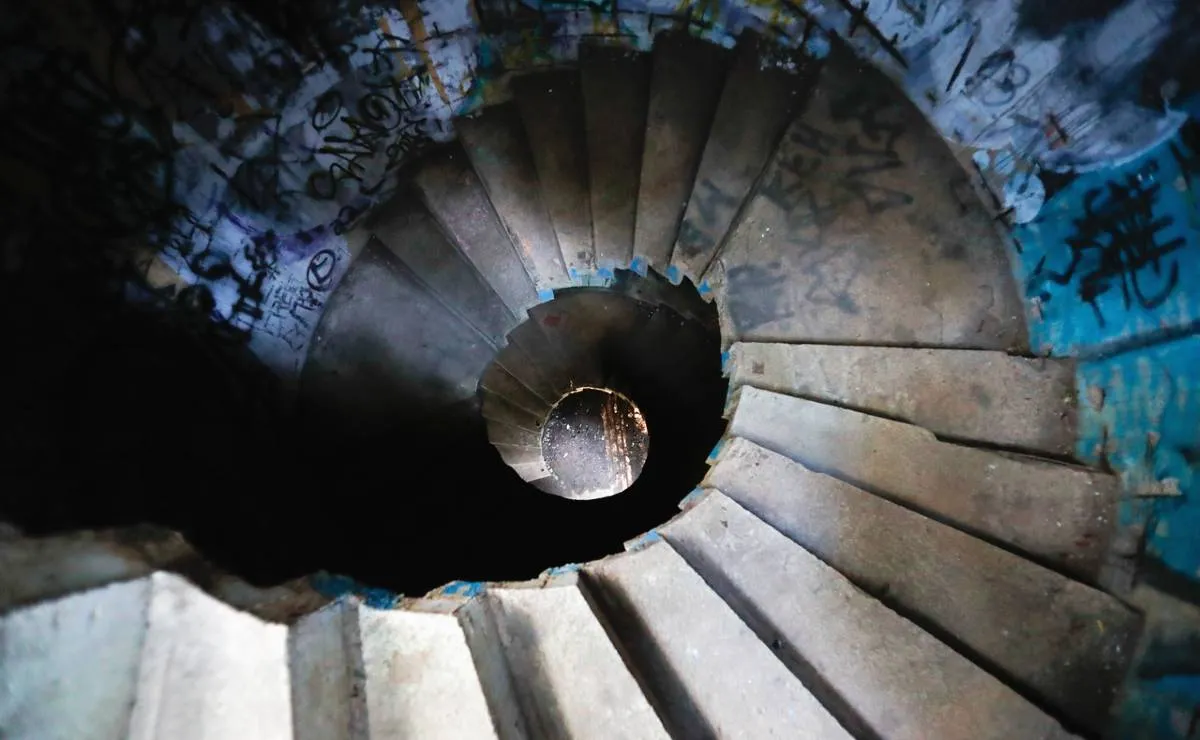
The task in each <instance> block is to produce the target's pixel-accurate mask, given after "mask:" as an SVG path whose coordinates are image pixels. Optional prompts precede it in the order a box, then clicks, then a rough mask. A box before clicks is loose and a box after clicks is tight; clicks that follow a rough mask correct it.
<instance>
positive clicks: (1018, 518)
mask: <svg viewBox="0 0 1200 740" xmlns="http://www.w3.org/2000/svg"><path fill="white" fill-rule="evenodd" d="M728 415H729V417H730V424H729V434H731V435H736V436H738V437H743V438H745V439H748V440H750V441H752V442H754V443H756V444H759V445H762V446H763V447H766V448H767V449H770V450H773V451H775V452H778V453H781V454H783V455H786V456H787V457H789V458H791V459H792V460H795V461H797V462H800V463H802V464H804V465H805V466H806V467H808V468H810V469H812V470H815V471H817V472H821V473H828V474H830V475H833V476H835V477H838V478H841V479H843V480H846V481H848V482H850V483H852V484H854V485H856V486H859V487H861V488H865V489H867V490H869V491H872V492H876V493H878V494H880V495H883V496H886V497H887V498H890V499H894V500H896V501H899V502H902V503H903V504H904V505H905V506H909V507H911V508H914V509H917V510H919V511H921V512H924V513H926V514H928V515H930V516H933V517H935V518H937V519H939V520H941V521H945V522H947V523H950V524H953V525H954V526H956V527H960V528H962V529H964V530H966V531H969V532H972V533H975V534H980V535H983V536H986V537H988V538H991V539H993V540H994V541H996V542H1000V543H1004V544H1005V545H1006V546H1009V547H1012V548H1014V549H1016V550H1018V551H1020V552H1023V553H1026V554H1028V555H1030V556H1032V557H1034V558H1036V559H1038V560H1040V561H1041V562H1044V563H1047V564H1050V565H1052V567H1055V568H1059V569H1061V570H1063V571H1064V572H1067V573H1069V574H1071V575H1073V576H1074V577H1077V578H1081V579H1084V580H1088V581H1092V582H1094V581H1095V580H1096V579H1097V577H1098V576H1099V574H1100V571H1101V567H1102V566H1103V565H1104V563H1105V559H1106V557H1107V555H1108V545H1109V540H1110V539H1111V537H1112V534H1113V532H1114V529H1115V523H1116V518H1115V517H1116V502H1117V480H1116V478H1115V477H1114V476H1111V475H1108V474H1105V473H1101V472H1099V471H1095V470H1089V469H1086V468H1082V467H1076V466H1070V465H1061V464H1057V463H1052V462H1047V461H1043V460H1038V459H1036V458H1032V457H1019V456H1013V455H1008V454H1003V453H998V452H992V451H989V450H982V449H977V448H973V447H964V446H962V445H956V444H951V443H948V442H942V441H940V440H938V439H937V438H936V437H934V435H933V434H931V433H930V432H929V431H928V430H926V429H923V428H921V427H917V426H913V425H911V424H905V423H903V422H898V421H892V420H890V419H885V418H883V417H879V416H871V415H869V414H863V413H860V412H858V411H851V410H848V409H843V408H839V407H837V406H831V405H829V404H824V403H817V402H815V401H808V400H805V399H802V398H796V397H795V396H788V395H784V394H780V393H773V392H771V391H765V390H762V389H760V388H754V387H752V386H742V387H741V388H740V389H739V390H738V391H737V392H736V393H735V394H734V395H733V397H732V399H731V401H730V404H729V412H728Z"/></svg>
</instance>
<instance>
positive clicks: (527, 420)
mask: <svg viewBox="0 0 1200 740" xmlns="http://www.w3.org/2000/svg"><path fill="white" fill-rule="evenodd" d="M481 408H482V412H483V418H485V419H487V420H488V421H498V422H500V423H502V424H508V425H509V426H514V427H517V428H519V429H526V430H529V431H531V432H536V431H537V430H538V429H540V428H541V426H542V422H543V421H544V420H545V416H543V415H540V414H536V413H534V412H532V411H529V410H527V409H524V408H522V407H520V406H517V405H516V404H514V403H512V402H511V401H508V400H506V399H504V398H503V397H501V396H497V395H495V394H494V393H484V394H483V403H482V404H481Z"/></svg>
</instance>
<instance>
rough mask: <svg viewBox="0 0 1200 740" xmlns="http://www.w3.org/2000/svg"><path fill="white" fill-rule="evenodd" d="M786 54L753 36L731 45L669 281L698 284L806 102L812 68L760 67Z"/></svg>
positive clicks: (797, 62)
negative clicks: (732, 53) (730, 58)
mask: <svg viewBox="0 0 1200 740" xmlns="http://www.w3.org/2000/svg"><path fill="white" fill-rule="evenodd" d="M785 53H787V54H791V53H790V52H783V51H780V50H778V48H777V47H772V46H770V45H769V42H767V41H765V40H763V39H760V38H759V37H757V36H754V35H752V34H745V35H743V37H742V38H741V39H740V40H739V41H738V48H737V51H736V54H735V60H734V62H733V67H732V69H730V71H729V76H728V78H726V80H725V87H724V90H723V91H722V93H721V101H720V103H719V104H718V105H717V112H716V115H715V116H714V118H713V122H712V128H711V129H710V130H709V136H708V141H707V142H706V143H705V145H704V155H703V156H702V157H701V160H700V167H699V169H698V170H697V172H696V179H695V182H694V184H693V187H692V191H691V195H690V196H689V198H688V204H687V210H686V211H685V213H684V217H683V221H682V223H681V224H680V227H679V235H678V237H677V239H676V242H675V249H674V251H673V253H672V255H671V265H670V267H669V268H668V270H669V272H668V276H669V277H671V278H672V279H673V280H675V279H676V278H677V277H680V276H681V277H687V278H690V279H691V280H692V282H694V283H696V284H697V285H698V284H699V283H700V276H701V275H703V274H704V272H705V270H706V269H707V268H708V265H709V263H710V262H711V261H712V259H713V258H714V257H715V256H716V254H717V252H718V250H719V249H720V248H721V245H722V244H723V243H724V242H725V238H726V235H727V234H728V233H729V231H730V229H731V228H732V227H733V225H734V219H735V217H736V216H737V214H738V211H739V210H740V209H741V207H742V203H743V202H744V201H745V200H746V198H747V197H748V196H749V195H750V192H751V190H752V189H753V187H754V183H755V182H756V181H757V180H758V178H759V175H760V174H761V173H762V171H763V168H764V167H765V166H766V164H767V161H768V160H769V159H770V157H771V152H772V151H774V149H775V145H776V144H777V143H778V142H779V137H780V136H782V134H783V132H784V129H785V128H786V127H787V125H788V123H789V122H790V121H791V120H792V117H793V116H795V115H796V113H797V112H798V111H799V110H800V108H801V107H802V106H803V105H804V103H805V101H806V99H807V97H808V91H809V89H810V88H811V87H812V84H813V82H814V81H815V77H816V75H815V68H814V65H815V62H813V61H812V60H809V59H808V58H807V57H805V56H803V54H802V53H799V52H796V53H794V55H792V56H789V57H788V59H787V60H786V63H785V64H783V65H782V66H779V65H775V64H772V63H771V62H769V61H766V60H767V59H768V58H770V57H773V56H775V57H777V56H778V55H781V54H785ZM784 66H786V67H790V70H787V69H784V68H783V67H784Z"/></svg>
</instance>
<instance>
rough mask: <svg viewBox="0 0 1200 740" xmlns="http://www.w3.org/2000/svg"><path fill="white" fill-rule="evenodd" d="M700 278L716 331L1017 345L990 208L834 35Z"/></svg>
mask: <svg viewBox="0 0 1200 740" xmlns="http://www.w3.org/2000/svg"><path fill="white" fill-rule="evenodd" d="M705 277H706V280H707V281H708V282H709V284H710V285H711V286H712V289H713V291H714V292H715V293H717V294H718V295H720V296H721V301H720V305H721V308H722V311H723V315H724V318H725V319H726V321H725V329H726V331H727V332H728V334H729V335H728V336H727V337H726V339H727V340H730V339H732V340H737V339H748V340H754V341H760V342H772V341H778V342H823V341H838V342H855V343H872V344H896V345H926V346H955V347H968V348H975V349H1009V348H1022V347H1023V346H1024V345H1025V341H1026V340H1025V328H1024V322H1023V320H1022V318H1023V316H1024V309H1023V307H1022V306H1021V303H1020V300H1019V298H1018V296H1017V292H1016V284H1015V283H1014V281H1013V279H1012V272H1011V270H1010V268H1009V265H1008V261H1007V258H1006V256H1005V250H1004V245H1003V244H1002V243H1001V241H1000V238H999V236H998V235H997V233H996V231H995V228H994V225H993V224H992V221H991V218H990V217H989V216H988V214H987V212H986V210H985V209H984V207H983V205H982V204H981V203H980V202H979V199H978V198H977V197H976V196H975V195H974V193H973V192H972V191H971V187H970V185H969V183H968V182H967V179H966V175H965V174H964V173H963V171H962V168H961V167H960V166H959V164H958V162H957V161H956V160H955V159H954V157H953V156H952V155H951V153H950V150H949V148H948V147H947V144H946V142H945V141H943V140H942V138H941V136H940V135H939V134H938V133H937V132H936V131H935V130H934V128H933V127H931V126H930V125H929V123H928V122H927V121H926V120H925V118H924V116H923V115H922V114H921V113H920V111H918V110H917V109H916V107H914V106H913V105H912V103H910V102H909V101H908V100H906V99H905V98H904V96H903V95H902V94H901V93H900V92H899V90H898V88H897V87H896V86H895V84H894V83H892V82H891V81H890V80H888V79H886V78H885V77H884V76H883V75H882V74H880V73H879V72H877V71H876V70H874V69H872V68H870V67H869V66H868V67H864V66H863V65H862V64H861V63H860V62H859V61H858V60H857V58H855V57H853V55H852V54H850V53H849V52H848V51H846V50H843V49H841V48H840V47H835V49H834V52H833V53H832V54H831V55H830V56H829V58H828V59H826V60H825V63H824V67H823V69H822V70H821V73H820V84H819V85H818V87H817V89H816V90H815V91H814V92H813V94H812V96H811V101H810V102H809V104H808V107H807V108H806V109H805V111H804V113H802V114H801V115H800V116H798V117H797V118H796V120H795V121H794V122H793V123H792V125H791V127H790V128H789V129H788V132H787V134H786V135H785V136H784V137H783V141H782V142H781V143H780V145H779V147H778V149H777V150H776V151H775V154H774V156H773V157H772V160H771V163H770V165H768V167H767V171H766V172H765V173H764V175H763V177H762V180H761V181H760V184H759V186H758V187H757V189H756V191H755V194H754V196H753V197H752V198H751V199H750V201H749V203H748V205H747V208H746V210H745V212H744V213H743V215H742V217H741V219H740V221H739V223H738V225H737V226H736V227H735V228H734V229H732V233H731V235H730V236H729V238H728V241H727V244H726V247H725V249H724V250H723V251H722V253H721V255H720V256H719V257H718V258H717V260H716V261H715V263H714V266H713V269H712V270H711V271H710V274H708V275H706V276H705Z"/></svg>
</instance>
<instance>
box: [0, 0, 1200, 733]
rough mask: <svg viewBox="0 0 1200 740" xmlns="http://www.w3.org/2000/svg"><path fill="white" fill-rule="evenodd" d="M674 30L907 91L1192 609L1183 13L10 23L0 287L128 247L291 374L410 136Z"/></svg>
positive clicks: (0, 75)
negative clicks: (559, 69)
mask: <svg viewBox="0 0 1200 740" xmlns="http://www.w3.org/2000/svg"><path fill="white" fill-rule="evenodd" d="M679 25H685V26H686V27H688V28H689V29H691V31H692V32H693V33H695V34H696V35H698V36H701V37H704V38H708V39H710V40H712V41H714V42H717V43H721V44H724V45H732V44H733V41H734V39H735V38H736V37H737V36H738V34H740V33H741V32H742V31H744V30H754V31H758V32H760V33H764V34H768V35H771V36H773V37H776V38H778V39H779V40H780V42H781V43H783V44H786V45H791V46H804V47H805V48H806V49H807V50H808V51H809V52H810V53H812V54H814V55H818V56H819V55H821V54H823V53H824V52H825V51H826V50H827V49H828V48H829V45H830V44H831V43H832V41H831V37H833V36H836V37H839V38H840V39H842V40H843V41H844V42H845V43H847V44H848V45H850V46H851V47H852V48H853V49H854V50H855V51H856V52H857V53H858V54H859V55H860V56H861V57H862V58H863V60H864V63H870V64H873V65H876V66H878V67H879V68H881V69H882V70H884V71H885V73H887V74H888V75H889V76H890V77H891V78H892V79H893V80H895V82H896V83H897V84H898V85H900V86H901V87H902V88H903V89H904V90H905V91H906V92H907V94H908V95H909V97H910V98H911V99H912V100H913V101H914V102H915V103H916V104H917V105H918V106H919V107H920V108H921V109H922V110H923V111H924V112H925V114H926V115H927V117H928V118H929V120H930V122H931V123H932V124H933V125H934V126H935V127H936V128H937V129H938V130H939V131H940V132H941V133H942V135H943V136H944V137H945V138H946V140H947V141H948V142H949V144H950V146H951V148H952V149H953V150H954V151H955V152H956V154H957V155H958V157H959V159H960V160H961V161H962V164H963V176H962V179H961V181H959V182H954V183H948V184H941V183H933V184H931V187H951V188H953V189H955V192H958V193H961V197H964V198H973V197H976V196H978V197H980V198H982V199H983V201H984V202H985V204H987V206H988V207H989V208H990V209H991V210H992V212H993V213H994V214H995V220H996V227H997V229H998V230H1000V231H1001V232H1002V233H1003V234H1004V235H1005V236H1006V237H1007V243H1008V244H1009V245H1010V257H1011V261H1012V265H1013V270H1014V273H1015V278H1016V280H1017V281H1018V284H1019V285H1020V286H1021V288H1022V290H1023V298H1024V299H1025V308H1026V312H1027V320H1028V323H1029V327H1030V339H1031V350H1032V351H1033V352H1034V353H1037V354H1053V355H1071V356H1075V357H1078V358H1079V365H1078V380H1079V383H1078V387H1079V398H1078V403H1079V405H1080V409H1081V415H1080V441H1079V448H1078V450H1077V454H1078V456H1079V457H1080V458H1081V459H1082V460H1084V461H1087V462H1090V463H1101V462H1107V463H1108V464H1110V465H1111V466H1112V467H1113V468H1114V469H1115V470H1117V471H1118V472H1120V473H1121V475H1122V477H1123V480H1124V482H1125V485H1126V487H1127V489H1128V490H1130V491H1133V492H1136V493H1137V494H1138V498H1136V499H1134V500H1133V502H1132V503H1130V504H1129V505H1127V507H1126V509H1125V511H1124V512H1123V516H1124V517H1125V520H1126V523H1139V524H1141V525H1142V526H1144V527H1145V531H1146V534H1145V541H1144V544H1143V547H1144V548H1145V552H1146V555H1147V558H1148V562H1149V563H1150V564H1151V566H1152V567H1153V568H1154V569H1156V571H1157V572H1158V573H1159V576H1160V579H1161V583H1162V584H1163V587H1164V588H1168V589H1170V590H1172V591H1174V592H1176V593H1181V594H1183V595H1185V596H1187V597H1188V598H1190V599H1191V600H1193V601H1196V600H1198V596H1197V595H1198V594H1200V538H1198V537H1197V536H1196V534H1195V533H1196V532H1198V531H1200V331H1198V329H1200V206H1198V204H1197V196H1198V195H1200V122H1197V121H1196V120H1195V118H1196V117H1200V81H1198V80H1197V78H1196V75H1197V73H1196V70H1197V69H1200V5H1197V4H1195V3H1192V2H1188V1H1187V0H1124V1H1123V2H1122V1H1121V0H1092V1H1091V2H1079V3H1046V2H1044V1H1043V0H874V1H873V2H870V3H868V2H865V1H860V0H798V1H795V2H794V1H793V0H631V1H630V2H622V3H619V4H618V3H617V2H616V1H615V0H596V1H594V2H585V1H582V0H571V1H567V2H542V1H541V0H524V1H522V0H474V1H473V0H397V2H395V3H389V4H383V3H374V2H351V1H349V0H305V1H303V2H282V1H281V2H270V1H269V0H244V1H239V0H229V1H227V2H224V3H202V2H199V1H198V0H197V1H192V0H180V1H179V2H149V1H146V0H136V1H131V2H113V1H106V0H79V1H78V2H75V1H72V0H58V1H56V2H44V3H37V4H22V7H20V8H12V9H9V8H6V9H5V11H4V13H2V14H0V38H2V39H3V44H0V57H2V58H3V60H4V64H3V65H2V68H3V71H2V72H0V100H2V101H3V109H4V110H5V111H6V113H5V115H4V116H3V118H2V119H0V132H2V135H0V183H2V184H3V185H2V187H3V188H4V191H5V193H6V199H5V201H4V203H3V205H2V206H0V219H2V220H3V224H4V226H5V227H6V228H5V232H6V233H7V234H8V235H9V236H8V237H7V239H8V243H7V244H6V245H5V254H6V258H5V262H4V264H5V267H4V273H5V279H6V280H8V279H13V280H16V281H21V280H28V279H30V278H29V276H30V275H33V276H34V278H33V279H37V280H44V278H41V277H37V276H36V273H35V272H32V271H31V270H32V269H33V268H32V267H31V266H36V265H37V264H38V263H39V255H43V254H44V253H45V252H46V251H47V249H49V248H51V247H56V248H57V247H61V248H62V249H64V250H68V251H72V252H73V253H78V254H84V253H86V254H87V255H89V256H91V257H94V256H95V255H96V254H101V253H103V254H104V257H103V259H105V260H108V259H111V257H110V256H109V252H108V251H107V249H108V248H109V247H112V246H114V245H117V246H121V247H123V248H124V249H125V253H131V254H133V255H135V256H136V257H137V260H136V267H137V269H138V271H139V272H140V273H141V275H142V276H143V277H144V279H145V280H146V281H148V282H149V283H150V285H151V287H152V288H154V289H155V290H156V291H157V292H158V293H159V294H160V297H164V298H167V299H170V300H175V301H180V302H187V303H188V304H190V305H194V306H198V307H200V308H201V310H203V311H205V312H207V313H208V314H209V315H210V317H211V318H212V319H213V320H214V321H215V322H217V323H219V324H221V325H223V326H225V327H227V328H228V329H230V330H232V332H233V333H235V334H236V335H237V336H239V337H241V338H242V340H243V341H244V342H245V343H246V345H247V346H248V347H249V348H250V350H251V351H252V352H254V354H256V355H257V356H258V357H259V358H260V359H261V360H262V361H263V362H264V363H265V364H266V365H268V366H269V367H270V368H272V369H273V370H274V371H275V373H276V374H277V375H278V376H279V377H280V378H281V379H282V382H283V384H284V385H285V386H287V385H289V384H293V383H294V382H295V381H296V379H297V378H298V376H299V371H300V368H301V367H302V365H303V362H304V358H305V353H306V351H307V349H308V345H309V343H310V341H311V339H312V332H313V331H314V329H315V327H316V325H317V321H318V319H319V317H320V315H321V312H322V309H323V307H324V303H325V299H326V297H327V296H328V295H329V293H330V291H331V290H332V289H333V288H334V287H335V286H336V285H337V283H338V281H339V280H340V278H341V276H342V275H343V274H344V272H345V270H346V268H347V267H348V265H349V263H350V261H351V260H352V258H353V255H354V254H355V252H356V250H357V249H358V248H359V247H361V244H356V243H354V240H353V238H348V237H351V236H352V234H353V231H352V226H353V225H354V224H355V223H356V222H357V221H358V220H359V219H360V218H361V217H362V216H363V215H364V214H365V213H367V212H368V211H369V210H370V209H371V208H372V207H373V206H374V205H376V204H379V203H381V202H383V201H386V200H387V199H389V198H391V197H393V196H394V195H395V191H396V187H397V183H398V177H399V174H400V172H401V170H402V169H403V166H404V164H405V163H406V162H407V161H409V160H410V159H411V158H412V156H413V155H414V154H415V153H416V152H418V151H419V150H420V149H421V147H422V146H424V145H425V144H427V143H429V142H433V141H443V140H449V139H452V138H454V130H453V124H452V118H453V117H455V116H458V115H462V114H464V113H467V112H470V111H471V110H474V109H477V108H479V107H481V106H484V105H486V104H488V103H491V102H496V101H500V100H503V99H505V97H506V95H507V86H506V73H507V72H510V71H513V70H521V69H526V68H530V67H535V66H542V65H551V64H556V63H562V62H570V61H571V60H572V59H573V58H574V57H575V55H576V53H577V48H578V43H579V41H580V40H581V39H583V38H587V37H596V36H603V37H608V38H610V39H611V40H612V41H613V43H619V44H623V45H627V46H629V47H633V48H638V49H643V50H645V49H649V47H650V43H651V40H652V39H653V36H654V34H655V33H656V32H657V31H658V30H661V29H664V28H667V27H675V26H679ZM860 124H861V126H862V128H863V131H868V129H869V128H870V126H871V125H872V122H871V121H870V120H869V113H868V114H866V116H865V118H864V120H862V121H860ZM877 195H883V196H887V197H901V198H902V197H903V194H895V193H891V194H889V193H884V194H877ZM796 197H800V194H797V196H796ZM861 197H864V198H866V197H868V195H866V194H864V195H862V196H861ZM818 248H819V247H818ZM84 263H85V264H86V263H87V261H86V260H84ZM1146 680H1147V686H1148V687H1149V688H1148V689H1147V691H1146V696H1145V697H1143V699H1142V701H1144V702H1145V703H1146V708H1145V711H1147V712H1157V711H1160V710H1161V711H1162V712H1163V717H1164V718H1165V719H1164V721H1165V722H1166V721H1174V720H1171V719H1170V710H1171V707H1172V706H1176V705H1179V702H1181V701H1191V702H1192V703H1193V704H1194V703H1196V701H1197V700H1200V678H1198V677H1197V676H1196V675H1195V674H1194V673H1193V674H1190V675H1189V674H1187V673H1186V672H1185V673H1180V672H1179V671H1165V672H1164V671H1159V674H1157V675H1154V676H1150V677H1149V678H1147V679H1146ZM1156 682H1157V683H1156ZM1163 697H1167V698H1163ZM1172 697H1173V698H1172ZM1180 697H1183V698H1182V699H1181V698H1180ZM1189 697H1190V698H1189ZM1155 702H1158V704H1155Z"/></svg>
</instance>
